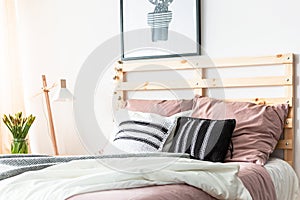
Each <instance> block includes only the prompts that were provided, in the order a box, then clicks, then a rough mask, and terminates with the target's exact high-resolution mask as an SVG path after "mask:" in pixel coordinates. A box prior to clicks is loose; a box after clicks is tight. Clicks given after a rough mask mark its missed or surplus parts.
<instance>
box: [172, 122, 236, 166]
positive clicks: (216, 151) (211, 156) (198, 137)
mask: <svg viewBox="0 0 300 200" xmlns="http://www.w3.org/2000/svg"><path fill="white" fill-rule="evenodd" d="M234 128H235V120H234V119H228V120H209V119H199V118H192V117H179V118H178V120H177V125H176V129H175V133H174V138H173V142H172V145H171V147H170V149H169V152H177V153H189V154H190V156H191V157H192V158H195V159H199V160H207V161H213V162H223V161H224V159H225V156H226V154H227V152H228V149H229V145H230V143H231V136H232V133H233V130H234Z"/></svg>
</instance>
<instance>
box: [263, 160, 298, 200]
mask: <svg viewBox="0 0 300 200" xmlns="http://www.w3.org/2000/svg"><path fill="white" fill-rule="evenodd" d="M265 168H266V169H267V171H268V173H269V174H270V176H271V178H272V181H273V184H274V187H275V191H276V196H277V199H278V200H281V199H282V200H283V199H286V200H300V191H299V190H300V188H299V180H298V177H297V175H296V173H295V171H294V170H293V168H292V167H291V166H290V165H289V164H288V163H287V162H285V161H283V160H281V159H278V158H271V159H270V160H269V161H268V162H267V164H266V165H265Z"/></svg>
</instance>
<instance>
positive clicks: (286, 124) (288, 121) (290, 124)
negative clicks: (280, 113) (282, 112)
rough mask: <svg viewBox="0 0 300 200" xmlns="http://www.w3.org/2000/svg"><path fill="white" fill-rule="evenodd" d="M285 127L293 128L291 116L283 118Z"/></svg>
mask: <svg viewBox="0 0 300 200" xmlns="http://www.w3.org/2000/svg"><path fill="white" fill-rule="evenodd" d="M284 127H285V128H293V119H292V118H288V119H286V120H285V125H284Z"/></svg>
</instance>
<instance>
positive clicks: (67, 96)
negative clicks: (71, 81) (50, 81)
mask: <svg viewBox="0 0 300 200" xmlns="http://www.w3.org/2000/svg"><path fill="white" fill-rule="evenodd" d="M42 80H43V92H44V95H45V101H46V107H47V113H48V122H49V130H50V137H51V142H52V146H53V150H54V155H59V152H58V148H57V142H56V135H55V130H54V123H53V116H52V110H51V104H50V98H49V92H50V89H49V88H48V86H47V80H46V76H45V75H42ZM72 99H73V96H72V94H71V92H70V91H69V90H68V89H67V88H66V80H65V79H61V80H60V89H59V90H58V91H57V93H56V95H55V96H54V101H70V100H72Z"/></svg>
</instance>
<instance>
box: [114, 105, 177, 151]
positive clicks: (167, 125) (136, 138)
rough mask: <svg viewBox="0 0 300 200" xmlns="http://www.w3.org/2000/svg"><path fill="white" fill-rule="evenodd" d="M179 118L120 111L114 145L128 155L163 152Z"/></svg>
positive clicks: (117, 116) (117, 115)
mask: <svg viewBox="0 0 300 200" xmlns="http://www.w3.org/2000/svg"><path fill="white" fill-rule="evenodd" d="M178 116H180V114H176V115H173V116H171V117H163V116H160V115H157V114H154V113H142V112H133V111H128V110H120V111H118V113H117V114H116V122H117V124H118V129H117V131H116V135H115V137H114V139H113V144H114V146H115V147H117V148H118V149H119V150H122V151H125V152H128V153H129V152H130V153H139V152H155V151H162V148H163V145H164V143H165V142H166V140H167V138H168V136H169V135H170V133H171V132H172V129H173V127H174V126H175V124H176V119H177V117H178Z"/></svg>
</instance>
